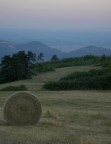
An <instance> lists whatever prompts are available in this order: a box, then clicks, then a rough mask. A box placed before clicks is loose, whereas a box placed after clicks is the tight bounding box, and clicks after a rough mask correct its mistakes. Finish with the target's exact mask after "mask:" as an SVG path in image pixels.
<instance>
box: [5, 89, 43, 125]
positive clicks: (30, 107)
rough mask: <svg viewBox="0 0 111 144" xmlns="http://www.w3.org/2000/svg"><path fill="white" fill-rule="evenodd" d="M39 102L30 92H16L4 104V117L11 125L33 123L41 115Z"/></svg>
mask: <svg viewBox="0 0 111 144" xmlns="http://www.w3.org/2000/svg"><path fill="white" fill-rule="evenodd" d="M41 111H42V108H41V103H40V101H39V100H38V99H37V98H36V96H34V95H33V94H32V93H29V92H17V93H14V94H13V95H11V96H10V97H9V98H8V99H7V100H6V102H5V105H4V110H3V112H4V119H5V120H6V121H7V122H8V123H9V124H11V125H34V124H36V123H37V121H38V120H39V118H40V116H41Z"/></svg>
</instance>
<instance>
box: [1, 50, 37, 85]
mask: <svg viewBox="0 0 111 144" xmlns="http://www.w3.org/2000/svg"><path fill="white" fill-rule="evenodd" d="M35 57H36V55H35V54H33V53H32V52H28V54H25V52H24V51H19V52H18V53H16V54H14V55H12V56H5V57H3V58H2V60H1V70H0V83H4V82H10V81H16V80H22V79H27V78H31V70H30V67H31V64H32V63H34V62H35V61H36V59H35Z"/></svg>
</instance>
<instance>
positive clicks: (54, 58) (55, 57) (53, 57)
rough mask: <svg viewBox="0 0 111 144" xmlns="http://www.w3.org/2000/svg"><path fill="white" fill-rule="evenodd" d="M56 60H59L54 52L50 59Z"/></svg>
mask: <svg viewBox="0 0 111 144" xmlns="http://www.w3.org/2000/svg"><path fill="white" fill-rule="evenodd" d="M57 60H59V59H58V56H57V55H56V54H54V55H53V56H52V58H51V61H57Z"/></svg>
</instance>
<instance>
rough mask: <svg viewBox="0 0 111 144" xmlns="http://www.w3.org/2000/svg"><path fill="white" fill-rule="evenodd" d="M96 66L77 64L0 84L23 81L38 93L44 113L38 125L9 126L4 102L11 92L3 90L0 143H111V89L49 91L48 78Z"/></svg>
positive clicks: (1, 97)
mask: <svg viewBox="0 0 111 144" xmlns="http://www.w3.org/2000/svg"><path fill="white" fill-rule="evenodd" d="M95 68H96V69H97V67H95V66H78V67H68V68H60V69H56V71H55V72H47V73H44V74H39V75H37V76H35V77H33V79H30V80H23V81H18V82H12V83H8V84H2V85H0V89H1V88H4V87H6V86H10V85H11V86H12V85H20V84H24V85H26V87H27V88H28V90H29V91H31V92H32V93H34V94H35V95H37V97H38V98H39V99H40V101H41V104H42V116H41V119H40V121H39V122H38V123H37V124H36V125H35V126H21V127H20V126H10V125H8V124H7V123H6V122H5V121H4V120H3V113H2V109H3V105H4V102H5V100H6V98H7V97H8V96H9V95H11V94H12V93H14V92H12V91H10V92H3V91H0V144H111V91H46V90H45V89H42V86H43V84H44V83H45V82H47V81H49V80H50V81H51V80H58V79H59V78H60V77H62V76H65V75H67V74H69V73H71V72H74V71H88V70H90V69H95Z"/></svg>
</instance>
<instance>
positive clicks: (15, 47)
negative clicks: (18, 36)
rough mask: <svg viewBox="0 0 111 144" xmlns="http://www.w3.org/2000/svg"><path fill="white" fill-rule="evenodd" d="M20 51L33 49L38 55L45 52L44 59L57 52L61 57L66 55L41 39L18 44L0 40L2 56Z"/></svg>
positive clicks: (0, 53) (0, 54)
mask: <svg viewBox="0 0 111 144" xmlns="http://www.w3.org/2000/svg"><path fill="white" fill-rule="evenodd" d="M18 51H26V52H27V51H32V52H33V53H35V54H36V55H39V54H40V53H41V52H43V53H44V59H45V60H48V59H50V58H51V57H52V55H54V54H57V55H58V56H59V57H62V56H63V55H64V53H63V52H61V51H59V50H57V49H53V48H50V47H48V46H47V45H45V44H43V43H42V42H39V41H32V42H29V43H26V44H18V43H15V42H9V41H3V40H1V41H0V58H1V57H3V56H4V55H12V54H14V53H17V52H18Z"/></svg>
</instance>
